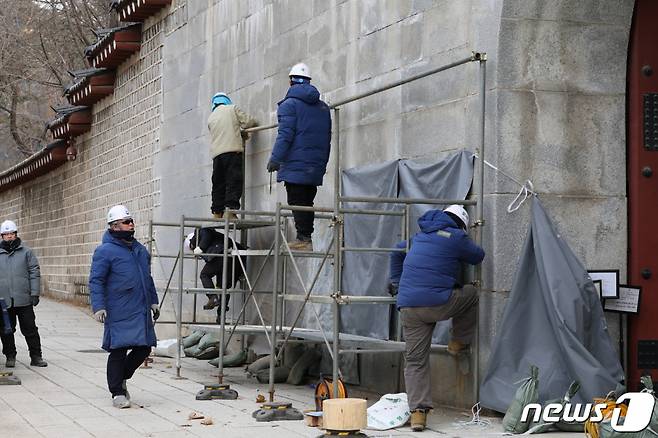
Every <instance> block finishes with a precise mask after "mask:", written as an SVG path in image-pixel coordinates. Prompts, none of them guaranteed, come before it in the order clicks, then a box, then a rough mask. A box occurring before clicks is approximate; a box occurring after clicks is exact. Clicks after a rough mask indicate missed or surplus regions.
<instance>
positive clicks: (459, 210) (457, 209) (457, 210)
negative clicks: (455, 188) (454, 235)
mask: <svg viewBox="0 0 658 438" xmlns="http://www.w3.org/2000/svg"><path fill="white" fill-rule="evenodd" d="M443 211H445V212H446V213H452V214H454V215H455V216H457V217H458V218H459V220H460V221H461V222H462V224H463V225H464V228H468V222H469V220H468V213H467V212H466V209H464V207H462V206H461V205H457V204H452V205H451V206H449V207H447V208H444V209H443ZM457 225H460V224H457Z"/></svg>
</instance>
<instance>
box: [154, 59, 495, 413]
mask: <svg viewBox="0 0 658 438" xmlns="http://www.w3.org/2000/svg"><path fill="white" fill-rule="evenodd" d="M486 60H487V57H486V53H479V52H473V53H472V54H471V56H469V57H467V58H464V59H461V60H458V61H456V62H453V63H450V64H447V65H443V66H440V67H436V68H434V69H431V70H429V71H426V72H423V73H420V74H417V75H413V76H410V77H408V78H405V79H402V80H399V81H396V82H393V83H390V84H387V85H384V86H381V87H378V88H375V89H373V90H370V91H367V92H364V93H361V94H358V95H355V96H352V97H350V98H347V99H344V100H340V101H338V102H335V103H332V104H330V105H329V106H330V108H331V110H332V111H333V125H334V128H333V129H334V135H333V136H332V139H333V145H332V153H333V164H334V202H333V208H324V207H302V206H293V205H286V204H282V203H277V204H276V209H275V211H253V210H247V209H245V208H244V207H243V208H242V209H240V210H226V212H232V213H235V214H237V215H239V218H238V219H235V220H229V219H228V215H227V214H224V216H225V219H211V218H198V217H186V216H185V215H182V216H181V218H180V222H178V223H175V222H169V223H167V222H154V221H152V222H151V224H150V227H149V232H150V240H149V242H154V236H153V232H154V228H155V227H170V228H178V230H179V235H178V237H179V248H178V249H179V250H178V254H177V255H166V254H154V255H153V258H156V257H165V258H174V259H175V261H174V265H173V268H172V271H171V275H170V276H169V279H168V281H167V285H166V288H165V290H164V293H165V296H166V294H167V292H168V291H169V290H170V285H171V282H172V279H173V275H174V273H175V271H176V269H177V267H178V287H177V290H176V289H172V292H173V293H175V294H177V306H174V310H175V323H176V333H177V335H176V337H177V346H178V348H177V350H176V363H175V366H176V376H177V377H180V376H181V348H180V346H181V339H182V327H183V325H184V324H189V325H190V328H192V329H203V330H206V331H209V330H214V331H217V332H218V333H219V336H220V339H219V358H220V359H219V363H218V367H219V383H220V384H221V383H223V377H224V373H223V356H224V351H225V348H226V346H227V345H228V342H229V341H230V339H231V337H232V336H233V335H234V334H235V333H241V334H264V335H265V336H266V338H267V340H268V343H269V347H270V353H271V356H270V370H269V389H268V392H269V401H270V402H274V392H275V391H274V370H275V366H276V364H277V363H278V361H279V359H280V357H281V354H282V352H283V349H284V348H283V347H284V346H285V344H286V343H287V342H289V341H290V340H291V339H290V338H292V337H295V338H301V339H305V340H307V341H309V342H317V343H324V344H325V345H326V347H327V349H328V352H329V354H330V356H331V359H332V377H333V380H332V381H333V394H334V397H337V396H338V390H339V387H338V382H339V377H341V373H340V368H339V356H340V355H341V354H346V353H356V354H362V353H384V352H387V353H388V352H394V351H403V349H404V342H402V341H401V337H400V336H399V335H400V334H399V330H400V329H399V327H400V325H399V323H398V324H397V327H398V333H397V336H396V337H395V340H381V339H376V338H369V337H363V336H357V335H350V334H346V333H341V332H340V328H341V324H340V306H344V305H353V304H392V305H394V304H395V302H396V299H395V297H391V296H355V295H345V294H343V291H342V272H343V266H342V257H343V253H344V252H347V251H352V252H363V253H377V252H379V253H383V252H386V253H390V252H392V251H408V249H409V248H408V247H407V248H403V249H395V248H354V247H345V246H344V245H343V243H344V242H343V231H344V229H343V226H344V222H343V218H344V216H345V215H348V214H355V215H391V216H398V217H399V218H400V221H401V234H402V238H403V240H407V241H409V236H410V234H411V233H410V230H411V227H412V224H411V223H410V220H409V218H410V208H411V206H412V205H414V204H422V205H446V204H460V205H464V206H473V205H474V206H475V207H476V220H475V221H474V224H473V226H472V227H473V229H474V234H475V236H474V240H475V242H476V243H477V244H479V245H481V242H482V226H483V225H484V220H483V198H484V177H483V176H484V163H485V161H484V147H485V143H484V136H485V99H486V96H485V90H486V89H485V84H486ZM474 62H475V63H478V64H479V88H478V92H479V121H478V145H477V148H476V149H477V151H476V152H477V155H476V156H477V157H478V159H479V161H478V164H479V165H478V172H477V173H476V175H477V178H475V184H476V185H477V200H468V199H467V200H463V199H425V198H377V197H348V196H342V195H341V178H340V177H341V156H340V152H341V150H340V149H341V144H340V109H341V107H343V106H344V105H346V104H348V103H350V102H354V101H357V100H360V99H363V98H366V97H369V96H372V95H374V94H377V93H380V92H383V91H386V90H390V89H392V88H395V87H398V86H401V85H403V84H406V83H409V82H412V81H416V80H418V79H421V78H424V77H427V76H430V75H434V74H436V73H439V72H442V71H446V70H449V69H453V68H456V67H459V66H463V65H465V64H469V63H474ZM276 126H277V125H276V124H274V125H267V126H259V127H255V128H250V129H247V130H246V132H256V131H262V130H266V129H272V128H275V127H276ZM242 202H243V206H244V205H246V204H245V199H244V194H243V198H242ZM348 202H349V203H366V204H367V203H377V204H382V203H387V204H399V205H403V206H404V209H403V210H379V209H365V208H361V209H357V208H347V207H345V206H344V203H348ZM294 211H312V212H314V213H315V214H316V216H315V217H316V219H320V220H328V221H330V227H331V228H333V233H332V234H333V236H332V238H331V241H330V242H329V244H328V245H327V247H326V249H325V250H324V251H319V252H313V251H311V252H300V251H291V249H290V247H289V246H288V243H287V239H286V230H287V229H288V221H289V218H290V217H291V216H292V214H293V212H294ZM209 224H210V225H209ZM204 226H206V227H207V226H211V227H214V228H223V232H224V253H223V254H199V255H198V256H199V257H204V256H205V257H223V261H222V273H223V275H222V285H221V288H218V289H205V288H199V287H197V283H196V282H197V277H198V275H197V273H198V257H197V256H196V255H186V254H185V252H184V241H185V237H186V232H187V230H189V229H195V230H196V229H199V228H200V227H204ZM263 227H273V228H274V241H273V243H272V245H271V246H270V247H269V249H266V250H251V249H247V250H240V249H238V248H237V245H235V244H233V245H229V240H230V239H233V241H234V242H235V237H231V236H235V235H236V234H237V233H238V231H239V232H240V234H241V237H240V241H241V242H242V243H245V244H246V243H247V237H248V236H247V231H248V230H252V229H256V228H263ZM150 249H152V248H150ZM246 257H249V258H250V259H255V258H256V257H261V258H262V261H261V263H260V266H259V267H258V269H257V270H256V275H255V276H254V278H253V279H252V278H250V277H249V275H248V270H247V269H246V262H245V258H246ZM301 257H315V258H320V259H321V262H320V266H319V267H317V269H316V270H315V272H314V273H312V280H311V282H310V284H309V285H306V284H305V282H304V278H303V276H302V274H301V271H300V269H299V266H298V264H297V260H298V259H299V258H301ZM229 258H232V260H233V263H232V267H233V270H235V269H236V261H237V263H239V264H240V267H241V268H242V269H243V271H244V272H245V277H246V278H245V279H244V280H243V281H242V285H243V286H242V287H241V288H239V289H229V287H228V284H227V274H228V260H229ZM186 259H194V260H195V278H194V281H195V285H194V287H185V285H184V265H185V263H184V262H185V260H186ZM328 260H331V261H332V263H333V266H334V269H333V282H332V283H333V284H332V293H331V295H317V294H313V289H314V287H315V285H316V283H317V280H318V277H319V275H320V272H321V271H322V269H324V267H325V266H327V265H328V264H327V263H326V262H327V261H328ZM269 261H272V263H273V271H272V272H273V275H272V277H273V278H272V281H271V285H270V287H268V288H265V289H259V288H257V285H258V283H259V281H260V279H261V276H262V273H263V271H264V268H265V266H266V265H267V263H268V262H269ZM289 264H290V265H291V266H292V268H293V271H294V273H295V275H296V276H297V278H298V280H299V282H300V284H301V285H302V288H303V293H302V294H301V295H300V294H288V293H286V292H287V283H288V279H287V266H288V265H289ZM481 277H482V275H481V266H480V265H478V266H476V267H475V268H474V271H473V280H474V281H473V284H474V285H475V286H476V288H477V289H478V293H479V292H480V291H481V287H482V282H481ZM233 278H235V277H233ZM245 285H246V288H245V287H244V286H245ZM208 293H217V294H221V304H220V312H221V315H220V319H219V324H217V325H201V324H199V323H197V321H196V295H197V294H208ZM184 294H194V314H193V320H192V321H191V322H184V321H183V317H182V314H183V295H184ZM228 294H231V295H233V294H241V295H242V296H243V299H242V307H241V309H240V312H239V315H238V317H237V319H236V321H234V323H233V324H231V328H230V332H229V334H228V339H227V337H226V333H227V324H226V301H227V295H228ZM256 294H266V295H270V296H271V301H272V303H271V304H272V310H271V312H272V313H271V318H270V323H269V325H268V324H266V322H265V320H264V318H263V315H262V312H261V310H260V307H259V304H258V301H257V300H256V298H255V295H256ZM250 300H251V302H253V303H254V305H255V308H256V312H257V314H258V317H259V319H260V322H261V325H247V324H246V323H245V322H246V320H245V316H246V308H247V305H248V304H249V303H250ZM162 301H163V302H164V297H163V300H162ZM287 302H301V303H302V305H301V307H300V309H299V310H298V311H297V313H296V316H295V318H294V321H293V322H292V324H291V325H290V326H286V325H285V306H286V303H287ZM309 303H310V304H311V306H310V307H311V310H312V311H313V315H312V316H314V317H315V319H316V321H317V323H318V326H319V330H313V329H307V328H298V327H297V324H298V323H299V319H300V317H301V315H302V313H303V311H304V309H305V308H306V306H307V304H309ZM316 303H318V304H329V305H331V313H332V317H333V327H332V329H333V330H332V333H331V336H327V334H326V333H325V331H324V329H323V327H322V324H321V321H320V318H319V315H318V313H317V310H316V308H315V304H316ZM396 318H399V315H398V314H397V313H396ZM477 319H478V320H479V318H477ZM478 332H479V329H478V327H476V330H475V339H474V341H473V343H472V350H471V355H470V364H469V368H470V369H471V370H472V375H473V400H474V402H475V401H477V399H478V382H479V345H478V344H479V342H478V341H479V340H478V338H479V333H478ZM242 342H243V347H244V337H243V339H242ZM279 344H281V346H280V348H278V349H277V347H278V345H279ZM341 345H343V346H346V347H347V348H343V349H341ZM363 346H365V347H367V348H364V349H361V348H356V347H363ZM350 347H351V348H350ZM446 347H447V346H445V345H433V346H432V351H434V352H436V351H445V350H446Z"/></svg>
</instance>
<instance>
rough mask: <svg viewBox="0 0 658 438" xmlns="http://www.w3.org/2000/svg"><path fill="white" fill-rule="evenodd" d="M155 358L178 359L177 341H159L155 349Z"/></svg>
mask: <svg viewBox="0 0 658 438" xmlns="http://www.w3.org/2000/svg"><path fill="white" fill-rule="evenodd" d="M181 351H182V346H181ZM153 356H160V357H176V339H163V340H161V341H158V344H157V345H156V346H155V348H154V349H153Z"/></svg>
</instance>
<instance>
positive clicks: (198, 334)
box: [183, 330, 205, 348]
mask: <svg viewBox="0 0 658 438" xmlns="http://www.w3.org/2000/svg"><path fill="white" fill-rule="evenodd" d="M203 335H205V333H204V332H202V331H199V330H195V331H193V332H192V333H190V335H189V336H185V337H184V338H183V348H189V347H191V346H193V345H196V344H198V343H199V341H200V340H201V338H203Z"/></svg>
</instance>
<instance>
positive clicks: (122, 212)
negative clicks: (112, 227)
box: [107, 205, 132, 224]
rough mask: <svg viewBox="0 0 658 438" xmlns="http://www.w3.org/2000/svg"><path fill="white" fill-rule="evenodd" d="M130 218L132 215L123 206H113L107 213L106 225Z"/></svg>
mask: <svg viewBox="0 0 658 438" xmlns="http://www.w3.org/2000/svg"><path fill="white" fill-rule="evenodd" d="M129 218H132V215H131V214H130V212H129V211H128V209H127V208H126V207H125V206H124V205H115V206H114V207H112V208H110V211H108V212H107V223H108V224H111V223H112V222H114V221H119V220H121V219H129Z"/></svg>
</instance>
